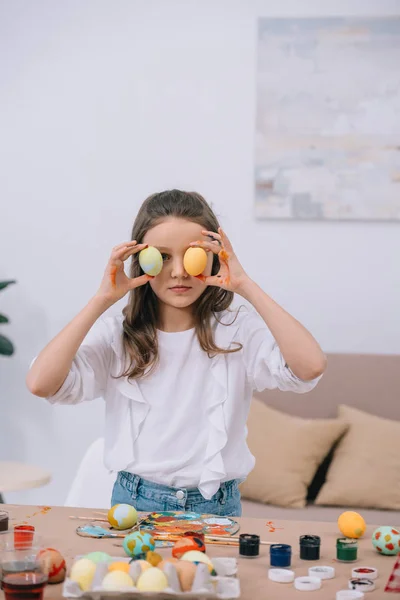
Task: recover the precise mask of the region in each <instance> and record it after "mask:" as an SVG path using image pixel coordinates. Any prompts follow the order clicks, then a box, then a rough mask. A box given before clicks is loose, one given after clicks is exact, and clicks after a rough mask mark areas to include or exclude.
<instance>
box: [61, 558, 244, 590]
mask: <svg viewBox="0 0 400 600" xmlns="http://www.w3.org/2000/svg"><path fill="white" fill-rule="evenodd" d="M78 558H82V557H76V560H78ZM112 560H115V561H121V560H122V561H124V562H129V561H130V559H129V558H126V559H124V558H122V559H121V557H118V558H112ZM213 565H214V569H215V571H216V572H217V575H214V576H212V575H211V574H210V571H209V569H208V566H207V565H206V564H203V563H200V564H198V565H197V568H196V575H195V578H194V581H193V585H192V589H191V591H190V592H182V591H181V588H180V584H179V579H178V574H177V571H176V569H175V567H174V565H173V563H166V564H165V566H164V569H163V571H164V573H165V575H166V577H167V580H168V587H167V588H166V589H165V590H163V591H162V592H142V591H139V590H138V589H137V588H136V587H134V588H126V589H124V590H119V591H109V590H105V589H103V588H102V586H101V582H102V581H103V578H104V576H105V575H106V573H107V572H108V563H98V565H97V568H96V571H95V574H94V577H93V581H92V586H91V589H90V590H87V591H85V592H83V591H82V590H81V589H80V587H79V585H78V584H77V583H76V582H75V581H72V580H71V579H69V578H67V579H66V580H65V581H64V585H63V592H62V595H63V597H64V598H81V599H82V600H103V598H104V599H107V600H108V599H109V600H114V599H117V598H122V599H125V600H127V599H128V598H132V599H133V600H142V599H143V600H171V599H172V598H185V599H186V598H188V600H189V599H190V598H192V599H193V600H194V599H195V600H216V599H220V600H231V599H232V600H233V599H234V598H239V597H240V583H239V579H238V578H237V577H236V575H237V561H236V559H235V558H214V559H213ZM140 573H141V568H140V565H138V564H136V563H135V562H132V563H131V564H130V569H129V574H130V575H131V577H132V579H133V580H134V581H137V579H138V577H139V575H140Z"/></svg>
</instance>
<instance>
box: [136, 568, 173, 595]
mask: <svg viewBox="0 0 400 600" xmlns="http://www.w3.org/2000/svg"><path fill="white" fill-rule="evenodd" d="M167 587H168V579H167V577H166V575H165V573H163V572H162V571H161V569H158V568H157V567H150V569H147V570H146V571H144V572H143V573H142V574H141V575H140V577H139V579H138V580H137V589H138V590H140V591H141V592H162V591H163V590H165V588H167Z"/></svg>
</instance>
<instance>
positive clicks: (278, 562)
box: [269, 544, 292, 568]
mask: <svg viewBox="0 0 400 600" xmlns="http://www.w3.org/2000/svg"><path fill="white" fill-rule="evenodd" d="M269 558H270V565H271V567H282V568H284V567H290V561H291V559H292V546H289V544H271V546H270V547H269Z"/></svg>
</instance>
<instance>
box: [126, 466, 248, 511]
mask: <svg viewBox="0 0 400 600" xmlns="http://www.w3.org/2000/svg"><path fill="white" fill-rule="evenodd" d="M118 480H119V481H120V482H121V483H123V485H124V487H125V488H126V489H127V490H128V491H129V492H130V493H131V494H132V498H136V497H137V495H138V493H139V490H140V491H141V492H143V491H145V490H146V491H151V492H152V493H155V494H157V495H160V496H161V495H165V496H174V497H177V494H178V493H179V492H181V493H182V494H183V495H182V497H181V500H182V502H183V501H190V502H196V501H200V500H204V498H203V496H202V495H201V493H200V491H199V489H198V488H183V487H170V486H168V485H162V484H160V483H154V482H153V481H149V480H148V479H143V478H142V477H140V476H139V475H134V474H133V473H128V472H127V471H120V472H119V473H118ZM238 483H239V480H237V479H231V480H229V481H225V482H222V483H221V484H220V487H219V489H218V491H217V492H216V493H215V494H214V496H213V499H214V500H218V501H220V502H221V504H224V503H225V501H226V499H227V498H228V497H229V496H231V495H233V494H234V493H235V491H236V490H237V486H238ZM178 497H179V496H178Z"/></svg>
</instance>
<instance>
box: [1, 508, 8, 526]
mask: <svg viewBox="0 0 400 600" xmlns="http://www.w3.org/2000/svg"><path fill="white" fill-rule="evenodd" d="M0 531H8V512H6V511H5V510H0Z"/></svg>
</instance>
